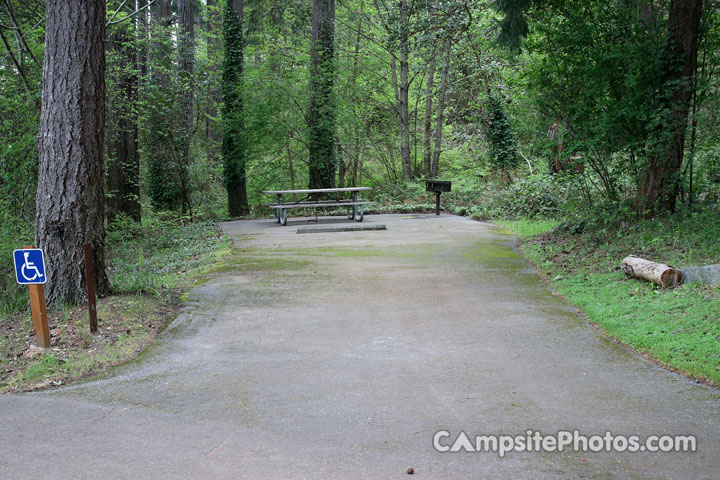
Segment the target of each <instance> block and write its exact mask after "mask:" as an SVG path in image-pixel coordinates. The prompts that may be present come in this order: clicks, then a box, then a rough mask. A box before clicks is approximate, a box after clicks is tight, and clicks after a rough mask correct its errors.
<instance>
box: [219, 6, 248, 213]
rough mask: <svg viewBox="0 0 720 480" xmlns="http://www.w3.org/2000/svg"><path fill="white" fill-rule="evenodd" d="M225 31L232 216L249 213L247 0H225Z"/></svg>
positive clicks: (225, 150) (226, 155)
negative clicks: (245, 81) (245, 96)
mask: <svg viewBox="0 0 720 480" xmlns="http://www.w3.org/2000/svg"><path fill="white" fill-rule="evenodd" d="M224 1H225V4H224V6H223V32H224V42H225V44H224V51H225V58H224V60H223V78H222V82H223V83H222V89H223V129H222V130H223V142H222V155H223V176H224V180H225V188H226V189H227V194H228V212H229V214H230V216H231V217H238V216H242V215H247V214H248V212H249V211H250V209H249V208H248V201H247V185H246V178H245V170H246V165H245V158H246V157H245V123H244V118H243V115H244V111H243V109H244V105H243V97H242V96H243V92H242V89H243V62H244V61H245V58H244V57H245V50H244V45H243V42H244V40H243V1H242V0H224Z"/></svg>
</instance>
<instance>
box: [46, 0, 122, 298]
mask: <svg viewBox="0 0 720 480" xmlns="http://www.w3.org/2000/svg"><path fill="white" fill-rule="evenodd" d="M46 14H47V26H46V31H45V61H44V68H43V90H42V111H41V115H40V131H39V134H38V152H39V155H40V163H39V170H38V191H37V217H36V220H37V233H36V243H37V245H38V246H39V247H40V248H42V249H43V250H44V251H45V260H46V262H47V269H46V272H47V285H46V293H47V303H48V306H49V307H51V308H52V307H57V306H59V305H61V304H63V303H66V302H67V303H75V302H78V301H82V300H84V299H85V298H86V283H85V275H84V249H83V245H84V244H87V243H89V244H91V245H92V247H93V252H94V263H95V281H96V285H95V287H96V291H97V293H98V294H99V295H105V294H107V293H108V292H109V291H110V284H109V282H108V279H107V276H106V274H105V245H104V243H105V227H104V207H105V205H104V199H105V196H104V194H103V183H104V169H103V163H104V158H105V151H104V145H103V142H104V138H103V134H104V129H105V1H104V0H86V1H83V2H60V1H57V2H47V4H46Z"/></svg>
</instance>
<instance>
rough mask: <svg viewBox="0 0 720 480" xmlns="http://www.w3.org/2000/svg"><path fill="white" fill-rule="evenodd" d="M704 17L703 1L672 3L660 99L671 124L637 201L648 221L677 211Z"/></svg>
mask: <svg viewBox="0 0 720 480" xmlns="http://www.w3.org/2000/svg"><path fill="white" fill-rule="evenodd" d="M701 14H702V0H671V1H670V7H669V13H668V27H667V37H666V40H665V44H664V47H663V51H662V53H661V58H660V59H659V60H660V61H658V62H657V63H658V65H662V67H661V68H665V71H664V72H662V75H661V79H662V85H661V91H660V96H661V97H664V96H667V98H668V100H664V101H663V104H662V105H661V106H660V108H661V111H662V112H664V114H665V115H666V117H667V120H668V121H667V123H666V124H665V125H663V126H662V127H660V129H659V130H658V131H657V132H656V145H655V147H654V151H651V153H650V158H649V165H648V167H647V169H646V171H645V173H644V176H643V178H642V180H641V182H640V186H639V189H638V194H637V197H636V199H635V208H636V210H637V211H638V212H639V213H640V214H644V215H646V216H648V217H652V216H655V215H656V214H659V213H661V212H665V211H673V210H674V209H675V202H676V199H677V189H676V188H675V183H676V181H677V175H678V173H679V171H680V168H681V166H682V161H683V154H684V150H685V132H686V130H687V121H688V114H689V109H690V100H691V98H692V86H693V77H694V75H695V70H696V68H697V50H698V37H699V29H700V17H701Z"/></svg>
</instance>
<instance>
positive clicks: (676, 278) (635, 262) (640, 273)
mask: <svg viewBox="0 0 720 480" xmlns="http://www.w3.org/2000/svg"><path fill="white" fill-rule="evenodd" d="M620 269H621V270H622V271H623V272H624V273H625V275H627V276H629V277H636V278H642V279H643V280H647V281H649V282H653V283H654V284H656V285H660V286H661V287H663V288H675V287H677V286H678V285H680V284H681V283H682V282H683V278H684V277H683V274H682V272H681V271H680V270H678V269H676V268H673V267H671V266H669V265H665V264H664V263H656V262H651V261H650V260H645V259H644V258H640V257H636V256H635V255H628V256H627V257H625V259H624V260H623V261H622V263H621V264H620Z"/></svg>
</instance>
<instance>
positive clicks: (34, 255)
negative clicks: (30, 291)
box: [13, 248, 47, 285]
mask: <svg viewBox="0 0 720 480" xmlns="http://www.w3.org/2000/svg"><path fill="white" fill-rule="evenodd" d="M13 259H14V260H15V278H16V279H17V282H18V283H19V284H21V285H29V284H33V283H45V281H46V280H47V279H46V277H45V257H44V256H43V252H42V250H40V249H39V248H27V249H23V250H15V251H14V252H13Z"/></svg>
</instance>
